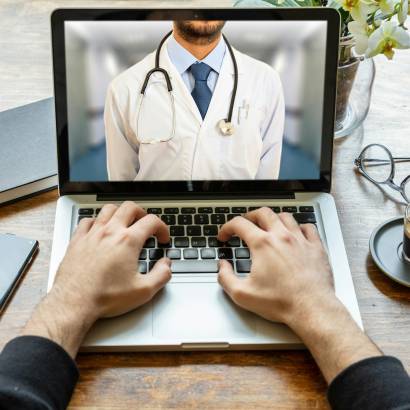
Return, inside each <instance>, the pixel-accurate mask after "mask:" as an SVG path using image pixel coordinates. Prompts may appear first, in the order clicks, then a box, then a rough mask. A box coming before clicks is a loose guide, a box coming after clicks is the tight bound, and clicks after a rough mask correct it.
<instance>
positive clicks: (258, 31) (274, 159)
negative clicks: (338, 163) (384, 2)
mask: <svg viewBox="0 0 410 410" xmlns="http://www.w3.org/2000/svg"><path fill="white" fill-rule="evenodd" d="M64 34H65V62H66V67H65V68H66V81H67V119H68V148H69V169H70V180H71V181H74V182H75V181H77V182H80V181H208V180H212V181H216V180H223V181H231V180H232V181H233V180H287V181H291V180H317V179H319V178H320V163H321V162H320V161H321V152H322V149H321V148H322V140H321V139H322V122H323V111H324V110H323V104H324V103H323V101H324V85H325V66H326V37H327V22H326V21H308V20H302V21H291V20H286V21H280V20H278V21H222V20H196V21H191V20H179V21H174V22H173V21H66V22H65V23H64ZM165 37H166V38H165ZM159 48H160V50H159ZM158 51H159V52H158ZM156 54H158V61H157V62H156ZM155 67H156V68H158V69H157V70H156V71H152V70H153V69H154V68H155Z"/></svg>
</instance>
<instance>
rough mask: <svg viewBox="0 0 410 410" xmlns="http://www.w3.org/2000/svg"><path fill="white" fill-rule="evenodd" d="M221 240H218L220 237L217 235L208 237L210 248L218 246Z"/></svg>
mask: <svg viewBox="0 0 410 410" xmlns="http://www.w3.org/2000/svg"><path fill="white" fill-rule="evenodd" d="M219 244H220V242H219V241H218V238H215V237H209V238H208V246H209V247H210V248H217V247H218V246H219Z"/></svg>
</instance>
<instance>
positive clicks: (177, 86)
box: [161, 44, 202, 124]
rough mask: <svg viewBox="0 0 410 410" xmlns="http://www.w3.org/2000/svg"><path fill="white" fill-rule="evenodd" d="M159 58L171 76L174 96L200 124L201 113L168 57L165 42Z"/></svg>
mask: <svg viewBox="0 0 410 410" xmlns="http://www.w3.org/2000/svg"><path fill="white" fill-rule="evenodd" d="M161 58H163V60H162V61H163V65H164V68H165V69H166V70H167V71H168V73H169V76H170V77H171V83H172V88H173V93H174V98H175V99H176V100H177V101H179V102H181V103H182V104H184V105H185V107H186V108H187V109H188V110H189V112H190V113H191V114H192V116H193V117H194V118H195V119H196V120H197V121H198V122H199V124H202V117H201V113H200V112H199V110H198V107H197V105H196V104H195V101H194V99H193V98H192V96H191V94H190V92H189V90H188V88H187V86H186V85H185V83H184V81H183V80H182V78H181V76H180V74H179V73H178V71H177V69H176V68H175V66H174V64H172V62H171V60H170V58H169V55H168V52H167V47H166V44H164V46H163V49H162V51H161Z"/></svg>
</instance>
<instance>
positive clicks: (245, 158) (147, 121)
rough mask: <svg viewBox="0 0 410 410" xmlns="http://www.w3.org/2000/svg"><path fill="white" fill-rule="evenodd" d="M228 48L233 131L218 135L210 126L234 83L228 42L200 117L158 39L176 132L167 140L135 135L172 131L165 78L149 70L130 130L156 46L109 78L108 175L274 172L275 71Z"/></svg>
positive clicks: (268, 175)
mask: <svg viewBox="0 0 410 410" xmlns="http://www.w3.org/2000/svg"><path fill="white" fill-rule="evenodd" d="M234 53H235V57H236V60H237V65H238V70H239V76H238V90H237V94H236V99H235V106H234V111H233V118H232V122H233V124H234V126H235V133H234V134H233V135H232V136H224V135H222V134H221V133H220V130H219V128H218V126H217V124H218V122H219V120H221V119H222V118H226V117H227V115H228V110H229V102H230V98H231V95H232V89H233V83H234V71H233V64H232V59H231V56H230V53H229V52H228V50H227V51H226V53H225V56H224V60H223V63H222V66H221V70H220V73H219V77H218V80H217V83H216V87H215V90H214V92H213V95H212V100H211V102H210V104H209V108H208V111H207V114H206V116H205V118H204V120H202V118H201V115H200V113H199V110H198V108H197V106H196V104H195V101H194V100H193V98H192V96H191V94H190V93H189V91H188V89H187V87H186V85H185V84H184V82H183V80H182V78H181V76H180V74H179V73H178V72H177V70H176V68H175V67H174V65H173V64H172V63H171V61H170V59H169V56H168V53H167V47H166V44H164V46H163V47H162V49H161V55H160V65H161V67H162V68H165V69H166V70H167V71H168V73H169V75H170V77H171V82H172V86H173V95H174V101H175V116H176V118H175V136H174V138H172V139H171V140H169V141H167V142H156V143H152V144H144V143H141V141H152V140H156V139H164V138H166V137H168V136H169V134H170V133H171V129H172V109H171V104H170V99H169V96H168V92H167V90H166V87H165V79H164V77H163V76H162V75H161V74H159V73H155V74H154V75H152V76H151V80H150V83H149V86H148V88H147V91H146V97H145V99H144V100H145V101H144V103H143V104H142V108H141V112H140V116H139V120H138V121H139V124H138V131H137V113H138V110H139V105H140V102H141V94H140V91H141V86H142V83H143V81H144V79H145V75H146V73H147V72H148V71H149V70H150V69H152V68H153V67H154V57H155V52H154V53H151V54H149V55H148V56H147V57H145V58H144V59H143V60H142V61H140V62H139V63H137V64H135V65H134V66H132V67H131V68H129V69H128V70H126V71H125V72H123V73H121V74H120V75H119V76H118V77H116V78H115V79H114V80H113V81H112V82H111V84H110V86H109V88H108V92H107V98H106V105H105V113H104V120H105V128H106V141H107V168H108V176H109V179H110V180H111V181H132V180H148V181H149V180H151V181H152V180H154V181H156V180H165V181H167V180H181V181H186V180H235V179H236V180H238V179H239V180H240V179H277V178H278V174H279V167H280V159H281V151H282V137H283V128H284V117H285V114H284V111H285V105H284V98H283V92H282V85H281V82H280V79H279V76H278V74H277V73H276V72H275V71H274V70H273V69H272V68H271V67H270V66H268V65H267V64H265V63H263V62H261V61H258V60H256V59H254V58H251V57H249V56H247V55H245V54H243V53H240V52H239V51H237V50H234ZM138 134H140V135H138ZM262 134H263V135H262Z"/></svg>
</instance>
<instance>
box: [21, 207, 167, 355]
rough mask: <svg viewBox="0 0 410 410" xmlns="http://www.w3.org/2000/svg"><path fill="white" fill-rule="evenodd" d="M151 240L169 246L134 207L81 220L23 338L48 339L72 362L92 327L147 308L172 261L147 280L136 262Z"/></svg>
mask: <svg viewBox="0 0 410 410" xmlns="http://www.w3.org/2000/svg"><path fill="white" fill-rule="evenodd" d="M152 235H155V236H156V237H157V238H158V241H159V242H161V243H167V242H169V232H168V227H167V226H166V225H165V223H164V222H162V221H161V220H160V219H159V218H158V217H157V216H155V215H147V214H146V213H145V211H144V210H143V209H142V208H140V207H138V206H137V205H135V204H134V203H133V202H124V203H123V204H122V205H121V206H120V207H117V206H115V205H105V206H104V207H103V208H102V209H101V211H100V213H99V214H98V216H97V218H95V219H93V218H84V219H82V220H81V222H80V224H79V226H78V228H77V230H76V231H75V233H74V235H73V237H72V239H71V242H70V244H69V246H68V248H67V252H66V254H65V256H64V258H63V260H62V262H61V264H60V267H59V268H58V271H57V274H56V278H55V281H54V285H53V287H52V289H51V291H50V293H49V294H48V295H47V297H46V298H45V299H44V301H43V302H42V303H41V304H40V305H39V306H38V308H37V310H36V312H35V313H34V314H33V316H32V318H31V320H30V321H29V323H28V324H27V326H26V328H25V330H24V334H30V335H38V336H43V337H47V338H49V339H51V340H54V341H55V342H57V343H59V344H60V345H62V346H63V347H64V348H65V349H66V350H67V352H68V353H69V354H70V355H72V356H73V357H74V356H75V354H76V352H77V350H78V348H79V346H80V344H81V341H82V339H83V337H84V336H85V334H86V333H87V331H88V330H89V328H90V327H91V325H92V324H93V323H94V322H95V321H96V320H97V319H99V318H103V317H112V316H117V315H120V314H122V313H125V312H128V311H130V310H132V309H135V308H137V307H138V306H140V305H142V304H144V303H146V302H148V301H149V300H150V299H151V298H152V297H153V296H154V295H155V294H156V293H157V292H158V291H159V290H160V289H161V288H162V287H163V286H164V285H165V284H166V283H167V282H168V281H169V279H170V278H171V268H170V264H171V261H170V260H169V259H167V258H162V259H160V260H159V261H158V262H157V263H156V264H155V265H154V267H153V269H152V270H151V271H150V272H148V273H147V274H146V275H142V274H140V273H138V256H139V253H140V250H141V248H142V247H143V245H144V243H145V241H146V240H147V239H148V238H149V237H150V236H152Z"/></svg>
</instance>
